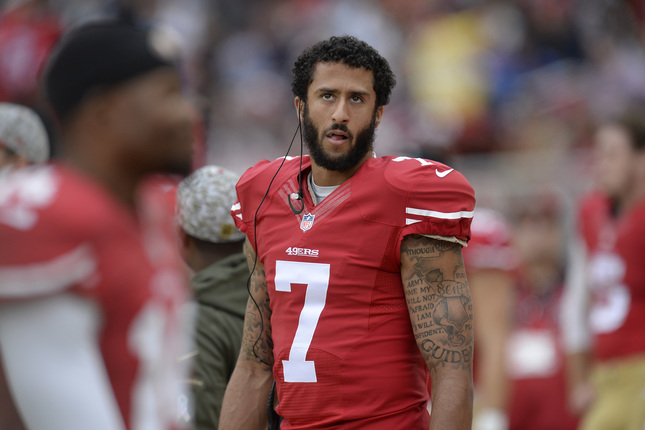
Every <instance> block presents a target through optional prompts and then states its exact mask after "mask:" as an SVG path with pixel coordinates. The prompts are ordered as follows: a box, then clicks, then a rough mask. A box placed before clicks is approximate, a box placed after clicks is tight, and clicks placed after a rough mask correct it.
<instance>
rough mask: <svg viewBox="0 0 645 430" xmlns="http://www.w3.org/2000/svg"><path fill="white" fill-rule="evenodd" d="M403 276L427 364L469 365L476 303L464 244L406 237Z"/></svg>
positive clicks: (418, 338)
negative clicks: (465, 257)
mask: <svg viewBox="0 0 645 430" xmlns="http://www.w3.org/2000/svg"><path fill="white" fill-rule="evenodd" d="M401 266H402V270H401V276H402V280H403V287H404V290H405V296H406V300H407V304H408V310H409V312H410V319H411V322H412V327H413V330H414V335H415V337H416V340H417V344H418V345H419V348H420V349H421V351H422V354H423V356H424V358H425V360H426V362H429V363H433V364H434V365H437V364H440V365H455V366H458V367H462V366H463V367H469V366H471V365H472V354H473V304H472V298H471V295H470V290H469V288H468V281H467V280H466V272H465V270H464V265H463V259H462V256H461V246H460V245H459V244H456V243H452V242H448V241H443V240H435V239H430V238H427V237H425V236H420V235H411V236H407V237H406V238H405V239H404V241H403V243H402V245H401Z"/></svg>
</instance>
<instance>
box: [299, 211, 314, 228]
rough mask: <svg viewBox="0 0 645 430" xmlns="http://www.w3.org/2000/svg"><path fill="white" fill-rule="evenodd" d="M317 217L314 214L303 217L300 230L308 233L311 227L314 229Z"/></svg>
mask: <svg viewBox="0 0 645 430" xmlns="http://www.w3.org/2000/svg"><path fill="white" fill-rule="evenodd" d="M315 217H316V215H313V214H307V215H305V216H303V217H302V221H300V229H301V230H302V231H307V230H309V229H310V228H311V227H313V226H314V218H315Z"/></svg>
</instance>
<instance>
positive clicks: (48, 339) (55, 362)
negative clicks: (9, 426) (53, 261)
mask: <svg viewBox="0 0 645 430" xmlns="http://www.w3.org/2000/svg"><path fill="white" fill-rule="evenodd" d="M99 326H100V314H99V313H98V311H97V309H96V308H95V307H94V305H93V304H92V303H91V302H89V301H88V300H86V299H83V298H81V297H78V296H76V295H72V294H61V295H57V296H54V297H50V298H41V299H38V300H28V301H23V302H12V303H5V304H2V305H0V347H1V351H2V354H3V357H2V360H3V362H4V365H5V369H6V373H7V379H8V385H9V388H10V391H11V393H12V397H13V398H14V401H15V403H16V407H17V408H18V410H19V411H20V414H21V416H22V417H23V420H24V422H25V425H26V427H27V428H29V429H30V430H48V429H54V428H55V429H66V430H86V429H90V428H91V429H94V430H121V429H125V428H126V427H125V425H124V422H123V418H122V416H121V413H120V411H119V408H118V406H117V402H116V399H115V397H114V394H113V391H112V388H111V384H110V381H109V379H108V376H107V374H106V371H105V367H104V364H103V359H102V356H101V352H100V350H99V346H98V339H97V334H98V330H99Z"/></svg>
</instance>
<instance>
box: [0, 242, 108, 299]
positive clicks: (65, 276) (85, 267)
mask: <svg viewBox="0 0 645 430" xmlns="http://www.w3.org/2000/svg"><path fill="white" fill-rule="evenodd" d="M96 269H97V261H96V258H95V256H94V255H93V252H92V250H91V247H90V246H89V245H88V244H83V245H80V246H79V247H77V248H75V249H73V250H72V251H70V252H67V253H65V254H63V255H60V256H58V257H56V258H54V259H52V260H49V261H45V262H39V263H31V264H24V265H20V266H8V267H7V266H5V267H1V266H0V299H1V298H6V299H17V298H28V297H33V296H39V295H46V294H52V293H56V292H59V291H62V290H65V289H66V288H68V287H70V286H72V285H74V284H77V283H79V282H81V281H83V280H85V279H87V278H89V277H90V276H91V275H92V274H94V273H95V272H96Z"/></svg>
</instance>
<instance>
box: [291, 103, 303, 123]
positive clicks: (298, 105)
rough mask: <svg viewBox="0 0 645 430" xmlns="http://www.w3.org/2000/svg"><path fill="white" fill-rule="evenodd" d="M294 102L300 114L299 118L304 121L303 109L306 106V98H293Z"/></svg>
mask: <svg viewBox="0 0 645 430" xmlns="http://www.w3.org/2000/svg"><path fill="white" fill-rule="evenodd" d="M293 104H294V105H295V106H296V113H297V115H298V120H300V121H302V116H303V110H304V108H305V102H304V100H302V99H300V97H296V98H295V99H294V100H293Z"/></svg>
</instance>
